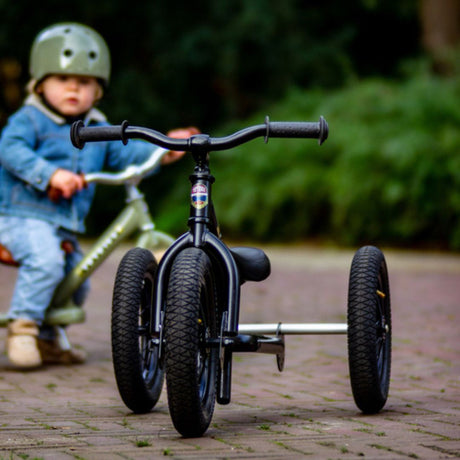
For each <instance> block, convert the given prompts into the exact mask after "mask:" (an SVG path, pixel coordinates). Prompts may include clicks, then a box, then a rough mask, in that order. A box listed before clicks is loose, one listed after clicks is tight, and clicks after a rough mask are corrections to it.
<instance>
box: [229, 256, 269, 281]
mask: <svg viewBox="0 0 460 460" xmlns="http://www.w3.org/2000/svg"><path fill="white" fill-rule="evenodd" d="M230 252H231V253H232V255H233V258H234V259H235V262H236V265H237V266H238V270H239V272H240V276H241V278H242V279H241V284H242V283H244V281H262V280H264V279H266V278H267V277H268V275H270V260H269V258H268V257H267V255H266V254H265V252H264V251H262V249H258V248H249V247H237V248H231V249H230Z"/></svg>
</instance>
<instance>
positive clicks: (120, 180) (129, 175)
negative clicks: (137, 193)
mask: <svg viewBox="0 0 460 460" xmlns="http://www.w3.org/2000/svg"><path fill="white" fill-rule="evenodd" d="M168 152H169V150H166V149H163V148H161V147H157V148H156V149H155V150H153V152H152V154H151V156H150V158H148V159H147V160H146V161H145V162H144V163H142V164H139V165H130V166H128V167H127V168H126V169H125V170H123V171H120V172H117V173H110V172H96V173H88V174H85V176H84V178H85V182H86V183H87V184H90V183H91V182H96V183H98V184H109V185H122V184H125V183H127V182H132V183H136V182H138V181H140V180H141V179H142V178H143V177H144V176H145V175H146V174H148V173H149V172H150V171H153V170H154V169H155V168H157V167H158V166H159V164H160V161H161V159H162V158H163V156H164V155H165V154H166V153H168Z"/></svg>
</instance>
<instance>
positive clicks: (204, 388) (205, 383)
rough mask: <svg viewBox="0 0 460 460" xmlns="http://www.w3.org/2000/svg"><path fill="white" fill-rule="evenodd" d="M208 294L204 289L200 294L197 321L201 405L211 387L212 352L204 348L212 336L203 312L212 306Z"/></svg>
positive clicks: (206, 398) (207, 396) (204, 401)
mask: <svg viewBox="0 0 460 460" xmlns="http://www.w3.org/2000/svg"><path fill="white" fill-rule="evenodd" d="M209 295H210V294H209V292H208V290H207V289H206V287H204V288H203V290H202V293H201V302H200V303H201V311H200V318H199V320H198V322H199V324H200V331H199V336H200V347H199V352H198V355H197V373H198V381H199V394H200V400H201V402H202V403H206V401H207V400H208V398H209V392H210V389H211V385H212V382H211V380H212V376H213V372H212V369H211V368H212V350H211V349H209V348H207V347H206V341H207V339H209V338H210V337H211V335H212V331H211V330H210V328H209V324H208V319H207V317H206V315H205V313H204V312H206V311H209V308H213V307H214V304H213V302H212V299H210V298H209Z"/></svg>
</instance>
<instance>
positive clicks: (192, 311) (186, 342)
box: [164, 248, 218, 437]
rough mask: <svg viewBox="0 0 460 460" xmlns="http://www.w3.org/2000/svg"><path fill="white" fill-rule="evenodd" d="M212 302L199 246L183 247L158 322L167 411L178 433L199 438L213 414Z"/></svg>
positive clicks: (209, 273)
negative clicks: (161, 324)
mask: <svg viewBox="0 0 460 460" xmlns="http://www.w3.org/2000/svg"><path fill="white" fill-rule="evenodd" d="M216 310H217V306H216V296H215V283H214V278H213V274H212V267H211V262H210V260H209V258H208V256H207V255H206V254H205V253H204V252H203V251H202V250H200V249H197V248H187V249H185V250H184V251H182V252H180V253H179V255H178V256H177V258H176V259H175V261H174V263H173V266H172V269H171V274H170V279H169V286H168V293H167V300H166V312H165V323H164V335H165V371H166V388H167V391H168V405H169V412H170V414H171V418H172V421H173V424H174V426H175V428H176V430H177V431H178V432H179V433H180V434H181V435H182V436H184V437H198V436H201V435H202V434H203V433H204V432H205V431H206V430H207V428H208V427H209V424H210V422H211V418H212V415H213V412H214V404H215V398H216V383H217V364H218V350H217V349H216V348H209V347H207V346H206V341H207V339H209V338H215V337H217V320H216V317H217V311H216Z"/></svg>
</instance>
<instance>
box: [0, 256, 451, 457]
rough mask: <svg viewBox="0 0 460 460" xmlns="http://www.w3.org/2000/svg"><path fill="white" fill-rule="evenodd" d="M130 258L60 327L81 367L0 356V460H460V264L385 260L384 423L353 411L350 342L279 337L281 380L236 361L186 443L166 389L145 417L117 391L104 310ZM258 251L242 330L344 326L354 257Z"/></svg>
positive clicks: (265, 358) (0, 272)
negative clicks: (257, 275) (19, 367)
mask: <svg viewBox="0 0 460 460" xmlns="http://www.w3.org/2000/svg"><path fill="white" fill-rule="evenodd" d="M126 249H127V248H124V249H123V248H122V249H121V250H119V251H117V252H116V253H115V254H114V255H113V256H111V257H110V258H109V260H108V261H107V262H106V263H105V264H104V265H103V266H102V267H101V268H100V269H99V270H98V271H97V272H96V273H95V274H94V276H93V279H92V291H91V294H90V297H89V299H88V302H87V305H86V309H87V317H88V319H87V322H86V323H85V324H82V325H75V326H72V327H71V328H69V336H70V338H71V341H72V342H73V343H76V344H78V345H80V346H82V347H83V348H84V349H85V350H87V351H88V353H89V357H88V361H87V362H86V363H85V364H83V365H80V366H73V367H59V366H48V367H46V368H43V369H40V370H37V371H34V372H18V371H13V370H11V369H9V367H8V363H7V360H6V357H5V355H4V354H1V355H0V459H10V458H11V459H19V458H43V459H52V460H60V459H63V460H64V459H65V460H67V459H76V458H78V459H97V460H105V459H116V458H120V459H121V458H123V459H152V458H163V457H168V456H169V457H172V458H178V459H180V458H187V459H195V458H196V459H200V460H203V459H216V458H230V459H231V458H238V459H244V458H266V459H272V458H273V459H278V458H301V457H308V458H310V459H316V458H317V459H323V458H330V459H347V458H356V457H364V458H369V459H394V458H401V459H404V458H419V459H437V458H459V457H460V429H459V425H460V379H459V376H460V364H459V343H460V342H459V336H460V335H459V326H458V325H459V324H460V300H459V299H460V256H459V255H455V254H435V253H418V252H398V251H384V253H385V255H386V259H387V264H388V269H389V276H390V286H391V300H392V316H393V365H392V378H391V385H390V395H389V399H388V401H387V404H386V406H385V408H384V409H383V410H382V412H381V413H379V414H376V415H372V416H368V415H362V414H361V413H360V412H359V411H358V409H357V408H356V406H355V405H354V402H353V399H352V396H351V389H350V383H349V380H348V362H347V350H346V336H344V335H343V336H286V365H285V370H284V372H282V373H279V372H278V371H277V368H276V364H275V358H274V356H271V355H258V354H237V355H235V357H234V358H235V359H234V370H233V379H232V401H231V403H230V404H229V405H227V406H216V410H215V413H214V417H213V420H212V423H211V426H210V428H209V430H208V431H207V432H206V434H205V436H204V437H202V438H197V439H183V438H181V437H180V436H179V435H178V434H177V432H176V431H175V430H174V428H173V426H172V423H171V419H170V417H169V412H168V406H167V401H166V392H165V391H163V394H162V396H161V398H160V401H159V402H158V404H157V406H156V407H155V409H154V411H152V412H151V413H149V414H141V415H134V414H132V413H131V412H130V411H129V410H128V409H127V408H126V407H125V406H124V404H123V403H122V401H121V399H120V397H119V395H118V392H117V388H116V383H115V380H114V376H113V369H112V362H111V351H110V302H111V292H112V287H113V280H114V276H115V271H116V267H117V264H118V262H119V260H120V259H121V257H122V255H123V254H124V252H125V250H126ZM267 253H268V254H269V256H270V259H271V261H272V275H271V276H270V277H269V278H268V280H266V281H264V282H262V283H246V284H245V285H244V286H243V288H242V296H241V297H242V306H241V322H242V323H256V322H267V323H272V322H278V321H283V322H345V316H346V296H347V285H348V271H349V267H350V264H351V260H352V257H353V251H348V250H338V251H337V250H332V249H321V248H311V247H296V248H285V247H284V248H283V247H270V248H267ZM14 277H15V273H14V269H12V268H7V267H4V266H0V283H1V287H2V289H1V292H0V309H1V310H6V308H7V305H8V300H9V296H10V294H11V288H12V286H13V284H14ZM0 334H4V335H3V337H5V336H6V330H3V331H0ZM0 339H1V342H0V352H2V351H3V350H4V345H3V344H4V340H3V338H2V337H0ZM27 456H29V457H27Z"/></svg>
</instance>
